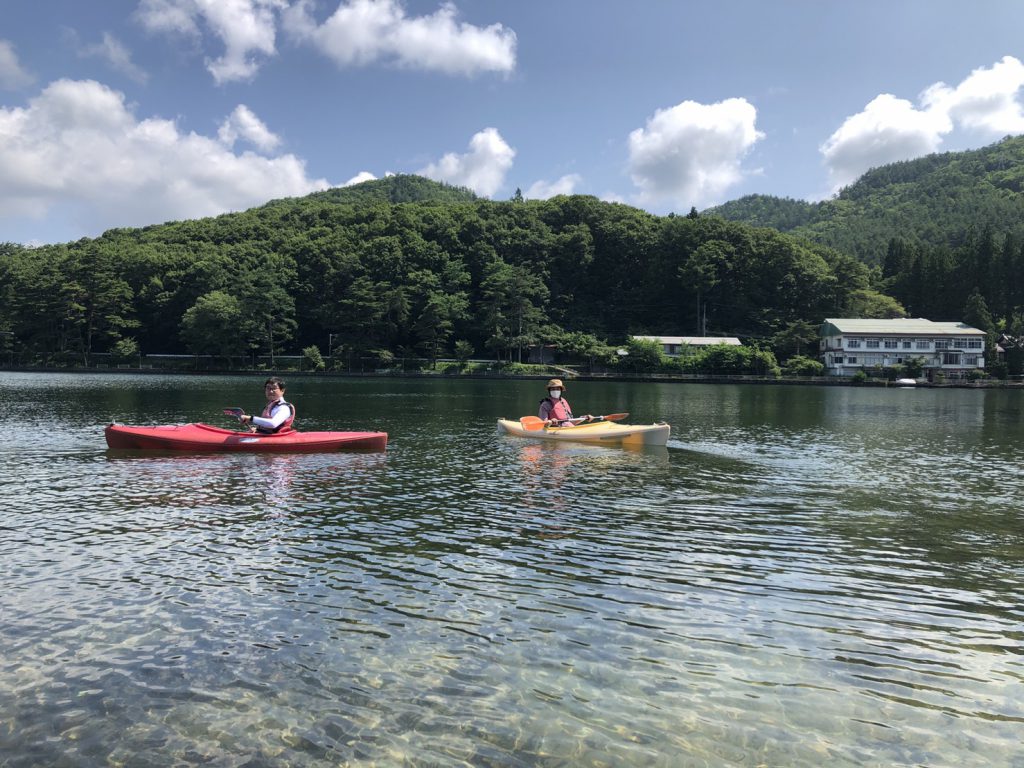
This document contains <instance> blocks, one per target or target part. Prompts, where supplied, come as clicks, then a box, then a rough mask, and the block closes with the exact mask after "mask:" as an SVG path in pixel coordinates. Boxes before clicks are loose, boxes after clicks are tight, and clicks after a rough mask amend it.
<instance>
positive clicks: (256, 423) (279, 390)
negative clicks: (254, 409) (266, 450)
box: [238, 376, 295, 434]
mask: <svg viewBox="0 0 1024 768" xmlns="http://www.w3.org/2000/svg"><path fill="white" fill-rule="evenodd" d="M284 390H285V385H284V379H280V378H278V377H277V376H271V377H270V378H269V379H267V380H266V382H264V384H263V393H264V394H265V395H266V396H267V406H266V408H264V409H263V415H261V416H249V415H246V414H242V415H241V416H239V417H238V420H239V421H240V422H242V423H243V424H248V425H249V429H250V431H252V432H260V433H263V434H272V433H274V432H280V431H282V430H285V429H288V427H290V426H291V425H292V422H293V421H295V406H294V405H292V404H291V403H288V402H285V399H284Z"/></svg>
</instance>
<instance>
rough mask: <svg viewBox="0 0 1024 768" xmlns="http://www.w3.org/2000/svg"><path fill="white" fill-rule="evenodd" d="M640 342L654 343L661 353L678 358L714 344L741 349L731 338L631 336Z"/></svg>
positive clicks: (735, 339)
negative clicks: (658, 346)
mask: <svg viewBox="0 0 1024 768" xmlns="http://www.w3.org/2000/svg"><path fill="white" fill-rule="evenodd" d="M633 338H634V339H640V340H641V341H656V342H658V343H659V344H661V351H662V352H664V353H665V354H666V355H668V356H669V357H679V355H682V354H686V351H687V350H690V351H691V352H692V351H693V350H694V349H696V348H700V347H713V346H715V345H716V344H727V345H729V346H730V347H741V346H743V345H742V344H741V343H740V340H739V339H737V338H734V337H732V336H633Z"/></svg>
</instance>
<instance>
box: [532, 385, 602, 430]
mask: <svg viewBox="0 0 1024 768" xmlns="http://www.w3.org/2000/svg"><path fill="white" fill-rule="evenodd" d="M564 393H565V385H564V384H563V383H562V380H561V379H551V381H549V382H548V396H547V397H545V398H544V399H543V400H541V401H540V410H539V411H538V413H537V416H539V417H540V418H541V419H543V420H544V424H545V425H547V426H549V427H573V426H576V425H577V424H579V423H580V422H584V421H590V420H591V419H592V418H593V417H592V416H589V415H587V416H583V417H580V418H573V415H572V408H571V407H570V406H569V401H568V400H566V399H565V398H564V397H562V395H563V394H564Z"/></svg>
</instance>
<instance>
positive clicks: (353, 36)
mask: <svg viewBox="0 0 1024 768" xmlns="http://www.w3.org/2000/svg"><path fill="white" fill-rule="evenodd" d="M310 8H311V3H310V1H309V0H300V1H299V2H298V3H297V4H296V5H295V6H293V7H292V8H291V9H289V10H288V11H287V12H286V13H285V14H284V16H285V26H286V28H287V29H288V30H289V31H290V32H291V33H292V34H293V35H294V36H295V37H296V38H298V39H300V40H308V41H310V42H311V43H312V44H313V45H314V46H315V47H316V48H318V49H319V50H320V51H321V52H322V53H324V54H325V55H326V56H328V57H330V58H331V59H333V60H334V61H335V62H336V63H337V64H338V65H340V66H364V65H367V64H372V63H374V62H377V61H384V62H389V63H394V64H395V65H397V66H400V67H405V68H409V69H424V70H431V71H437V72H444V73H445V74H450V75H472V74H476V73H478V72H511V71H512V70H514V69H515V63H516V34H515V32H513V31H512V30H510V29H507V28H505V27H504V26H502V25H501V24H491V25H490V26H487V27H477V26H474V25H472V24H467V23H465V22H460V21H458V18H457V17H458V9H457V8H456V7H455V5H454V4H452V3H450V2H446V3H444V4H442V5H441V7H440V8H439V9H438V10H437V11H436V12H435V13H434V14H432V15H430V16H418V17H408V16H406V13H405V8H404V7H403V6H402V4H401V3H400V2H399V0H349V1H348V2H342V3H340V4H339V5H338V9H337V10H336V11H335V12H334V13H333V14H332V15H331V16H330V18H328V19H327V20H326V21H325V22H324V23H323V24H319V25H318V24H317V23H316V21H315V20H314V19H313V17H312V13H311V10H310Z"/></svg>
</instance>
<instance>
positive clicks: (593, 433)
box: [498, 419, 671, 445]
mask: <svg viewBox="0 0 1024 768" xmlns="http://www.w3.org/2000/svg"><path fill="white" fill-rule="evenodd" d="M670 430H671V427H670V426H669V425H668V424H617V423H615V422H612V421H593V422H590V423H589V424H577V425H576V426H575V427H544V428H543V429H526V428H525V427H523V425H522V424H520V423H519V422H518V421H511V420H510V419H498V431H499V432H502V433H506V434H509V435H516V436H518V437H535V438H537V439H539V440H571V441H573V442H581V443H600V444H602V445H665V443H667V442H668V433H669V431H670Z"/></svg>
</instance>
